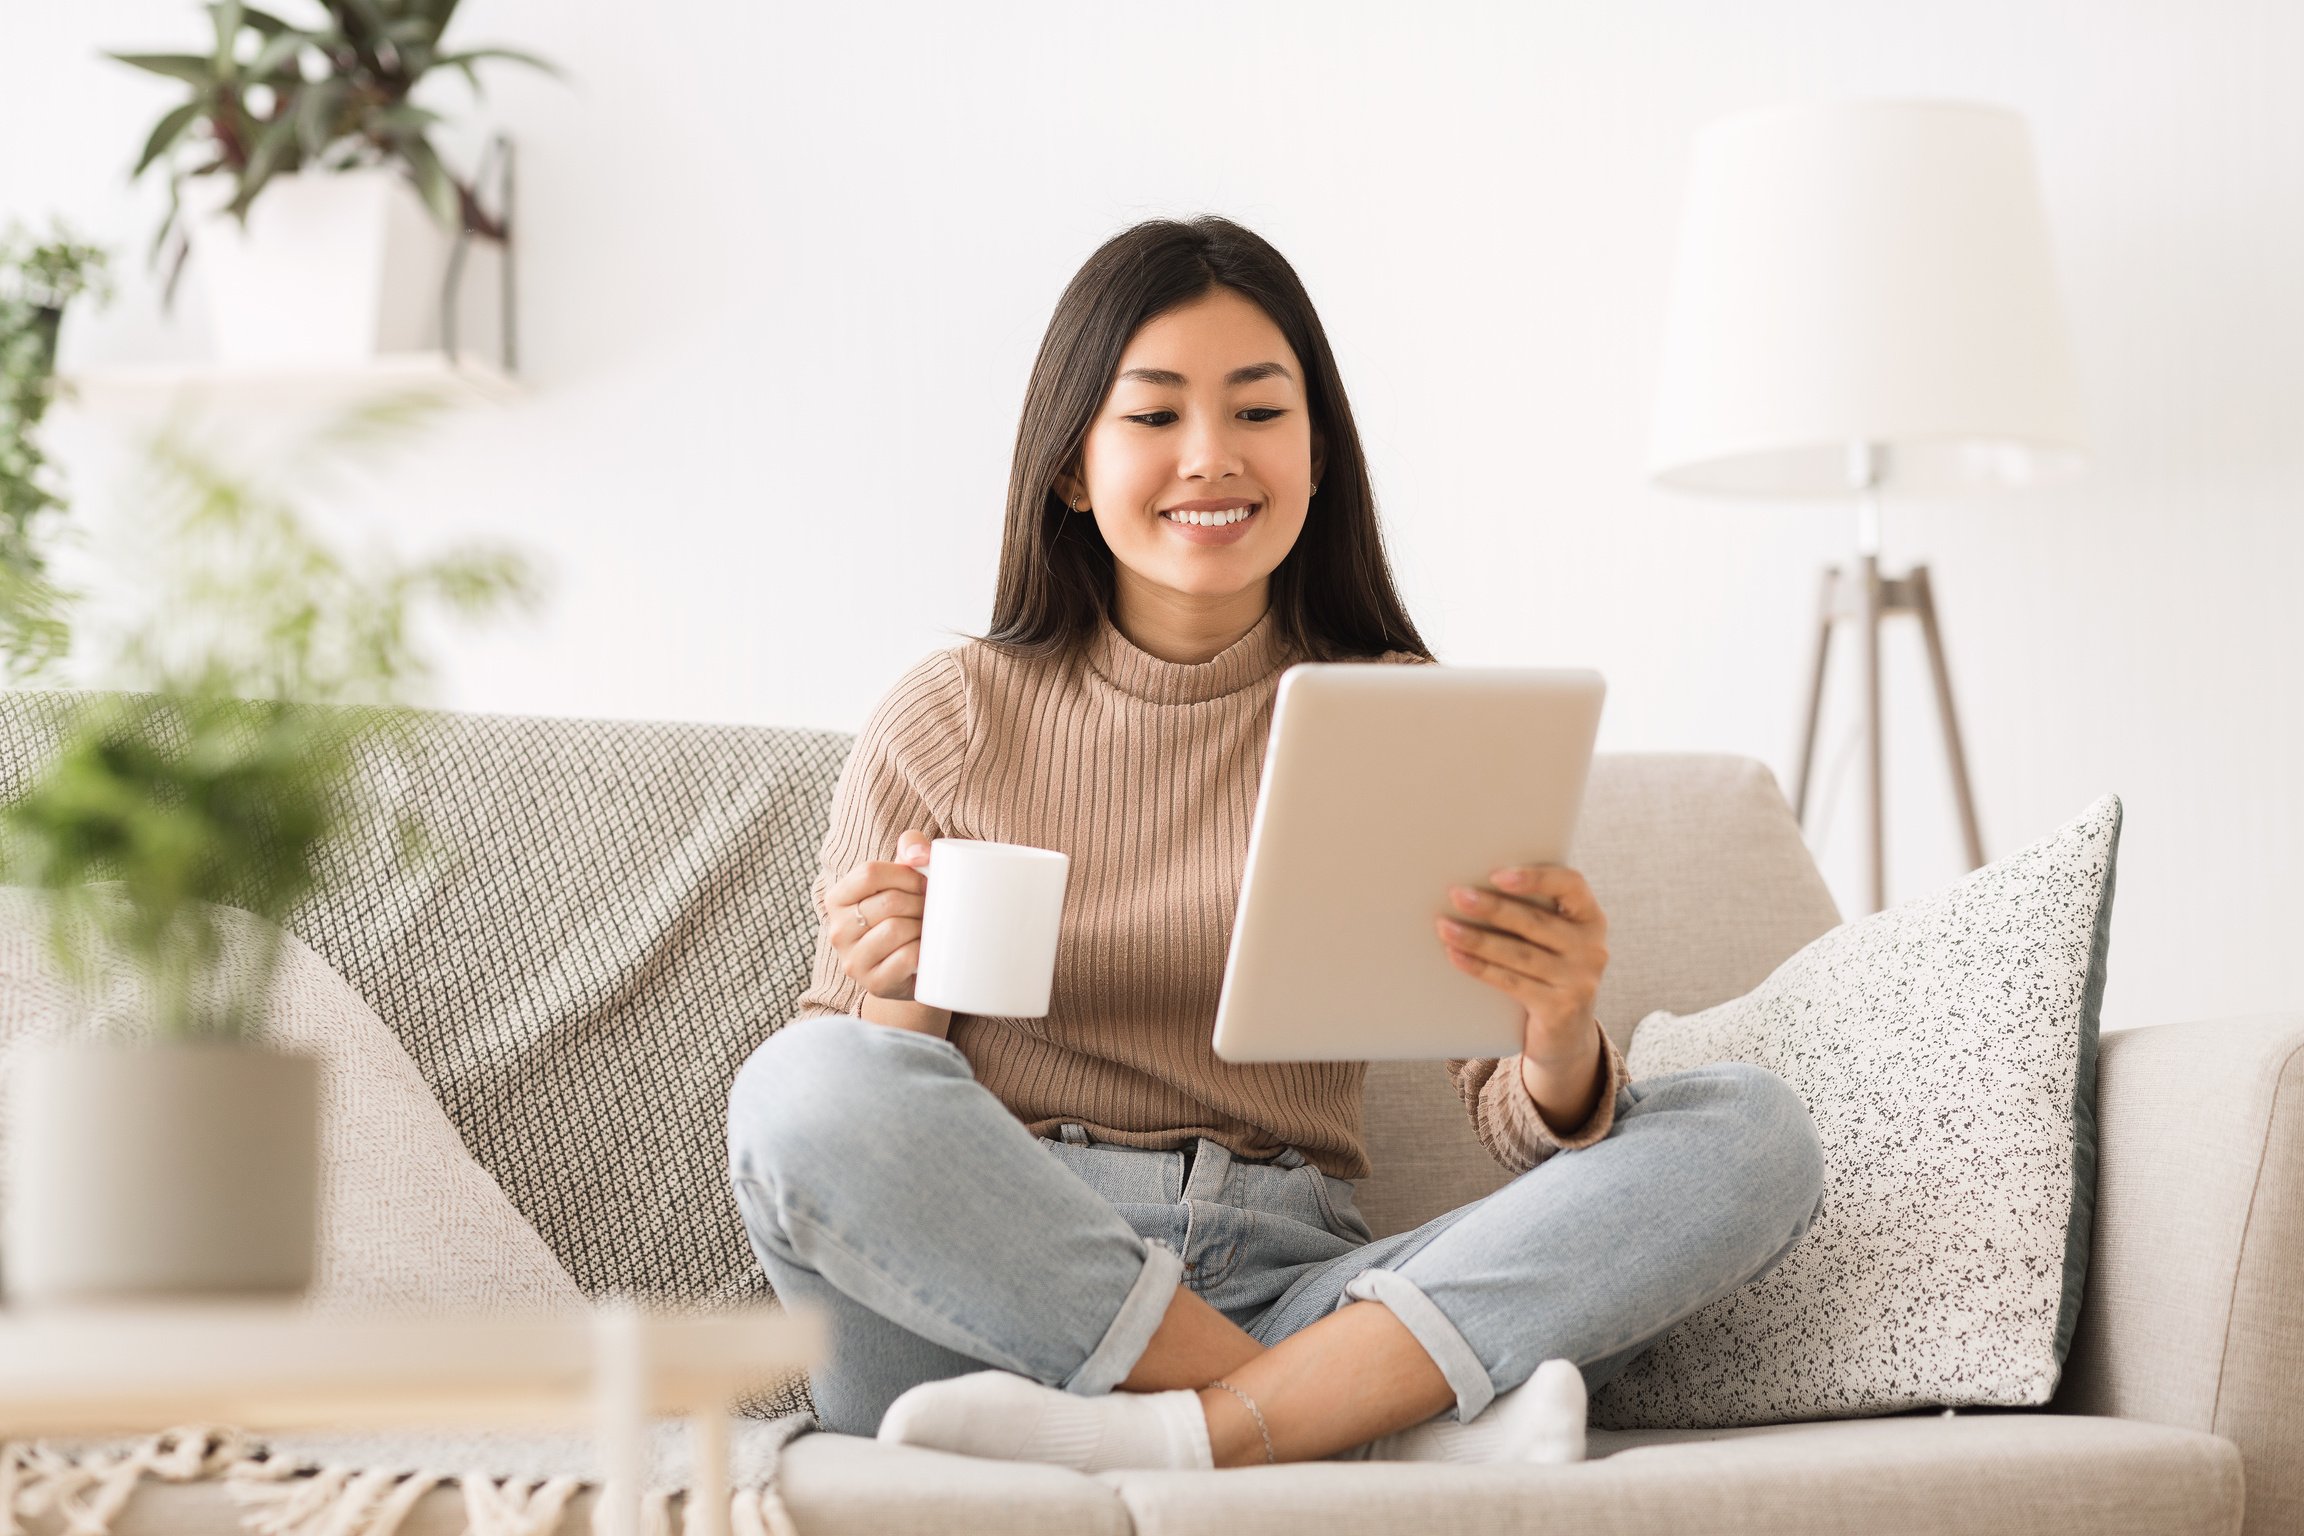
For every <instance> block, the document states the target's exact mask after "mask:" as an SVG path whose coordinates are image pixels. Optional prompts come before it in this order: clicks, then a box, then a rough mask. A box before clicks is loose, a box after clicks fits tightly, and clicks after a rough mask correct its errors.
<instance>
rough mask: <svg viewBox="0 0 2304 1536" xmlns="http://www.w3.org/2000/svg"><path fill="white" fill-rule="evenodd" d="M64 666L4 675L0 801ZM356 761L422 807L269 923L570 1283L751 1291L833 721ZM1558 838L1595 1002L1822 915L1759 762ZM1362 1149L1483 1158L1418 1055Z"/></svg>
mask: <svg viewBox="0 0 2304 1536" xmlns="http://www.w3.org/2000/svg"><path fill="white" fill-rule="evenodd" d="M72 697H73V696H72V695H68V694H57V693H42V692H29V691H17V692H5V691H0V803H6V802H7V801H10V800H13V799H14V798H16V797H17V796H18V795H20V794H21V793H22V792H23V791H24V790H25V788H26V787H28V785H29V782H30V780H31V777H32V775H33V774H34V773H35V772H36V771H37V769H38V767H39V766H40V765H41V764H42V763H43V762H45V761H46V760H47V758H48V756H49V755H50V754H51V753H52V751H53V750H54V747H55V744H56V741H57V727H58V722H59V719H60V714H61V709H62V707H63V706H64V705H65V704H67V703H68V702H69V701H70V699H71V698H72ZM420 719H421V722H422V724H423V726H424V727H425V730H424V733H423V740H424V742H425V744H426V745H425V749H424V751H423V752H422V754H421V755H420V756H417V757H413V758H411V757H407V756H403V755H401V754H398V753H395V752H391V751H389V750H386V749H383V748H381V747H380V748H378V749H377V750H375V751H373V752H371V753H370V754H369V756H368V758H367V759H366V761H365V767H364V778H363V786H364V788H366V789H368V790H369V791H371V792H373V793H375V794H376V795H378V796H379V797H381V798H382V799H383V800H384V801H386V802H388V803H389V804H390V805H391V806H392V807H393V809H394V811H395V812H397V813H403V814H414V815H415V816H417V817H419V818H420V819H421V820H422V821H423V823H424V824H425V825H426V826H427V827H428V828H430V829H431V832H432V834H433V837H434V839H435V840H436V844H437V846H436V848H435V850H434V852H433V854H432V856H431V857H430V858H429V859H428V860H427V861H425V862H423V863H421V864H420V865H418V866H417V867H415V868H412V869H411V868H403V867H401V866H400V864H399V863H398V862H397V861H396V858H395V855H394V850H393V838H392V836H391V834H390V830H389V828H388V826H386V825H384V824H382V823H379V824H377V825H376V826H374V827H373V828H372V829H371V830H370V832H369V833H368V834H367V835H365V836H363V837H360V838H356V839H351V840H348V841H346V842H344V843H342V844H339V845H337V846H336V847H335V848H333V850H332V851H331V853H330V855H329V857H328V860H327V877H328V878H327V881H326V883H325V885H324V888H323V890H322V891H321V892H320V893H319V894H318V895H316V896H315V897H314V898H313V899H311V900H309V901H307V902H306V903H305V904H304V905H303V906H302V907H301V908H299V909H298V910H297V911H296V912H295V913H293V914H291V916H290V918H289V920H288V924H287V925H288V926H289V927H290V928H291V929H293V930H294V931H295V932H296V933H297V934H298V936H300V937H301V938H303V939H304V940H305V942H307V943H309V944H310V945H311V946H312V947H313V948H314V949H315V950H317V951H319V953H320V954H321V955H323V956H325V957H326V958H327V959H328V961H329V962H330V963H331V964H332V965H334V966H335V967H336V968H337V969H338V971H339V972H341V973H342V974H343V975H344V976H345V977H346V978H347V979H348V980H349V981H350V982H351V983H352V985H353V986H354V987H356V988H357V989H358V990H359V991H360V993H361V994H362V995H363V996H364V997H365V998H366V999H367V1000H368V1002H369V1003H370V1005H371V1006H373V1007H374V1008H375V1009H376V1011H377V1013H378V1014H380V1015H381V1016H382V1017H383V1018H384V1020H385V1021H386V1022H387V1023H388V1024H390V1025H391V1026H392V1028H393V1030H394V1032H395V1033H396V1034H397V1035H398V1037H399V1039H400V1040H401V1042H402V1043H403V1044H404V1045H405V1046H406V1048H407V1050H408V1052H409V1054H410V1056H411V1057H412V1058H413V1059H414V1060H415V1062H416V1065H417V1067H418V1069H419V1070H420V1071H421V1072H422V1073H423V1075H424V1077H425V1080H426V1081H427V1082H428V1083H429V1084H430V1085H431V1087H432V1090H433V1091H434V1093H435V1094H437V1095H438V1096H439V1099H440V1102H441V1104H442V1106H443V1107H444V1108H445V1109H446V1111H447V1113H448V1116H449V1118H450V1119H451V1120H452V1121H453V1122H454V1123H455V1125H456V1127H457V1129H458V1131H459V1132H460V1133H461V1134H462V1136H463V1138H464V1141H465V1144H466V1145H467V1146H468V1147H469V1148H470V1149H471V1151H472V1153H473V1155H474V1156H475V1157H476V1158H477V1159H478V1160H479V1161H480V1163H481V1164H482V1165H483V1166H484V1167H486V1168H487V1169H488V1171H489V1172H490V1173H491V1174H492V1175H494V1177H495V1178H496V1180H497V1182H498V1183H499V1184H500V1185H502V1186H503V1188H504V1190H505V1192H506V1193H507V1195H509V1196H510V1197H511V1199H512V1201H513V1203H514V1204H515V1205H516V1206H517V1207H518V1208H519V1209H520V1211H521V1212H522V1214H524V1215H525V1216H527V1218H528V1219H529V1220H530V1221H531V1222H533V1223H534V1224H535V1226H536V1229H537V1231H538V1232H539V1233H540V1234H541V1235H542V1236H543V1238H544V1240H545V1242H546V1243H547V1244H549V1245H550V1246H551V1248H552V1249H553V1250H554V1252H555V1253H556V1254H558V1255H559V1257H560V1259H561V1260H562V1262H563V1263H565V1264H566V1265H567V1266H568V1269H569V1272H570V1273H571V1274H572V1275H573V1276H574V1277H575V1280H576V1282H577V1284H578V1285H579V1286H580V1287H582V1288H583V1289H584V1291H585V1292H586V1293H587V1294H589V1295H593V1296H603V1295H608V1294H622V1295H628V1296H632V1297H635V1298H638V1299H644V1300H648V1301H651V1302H655V1303H657V1304H662V1305H703V1306H716V1305H723V1304H728V1303H733V1302H737V1301H741V1300H747V1299H757V1298H760V1297H764V1296H765V1295H766V1294H767V1288H766V1282H765V1280H764V1278H763V1277H762V1275H761V1273H760V1269H759V1265H758V1263H757V1262H756V1261H755V1260H754V1258H753V1257H752V1254H751V1250H750V1248H749V1246H748V1245H747V1243H746V1241H745V1238H744V1233H743V1229H742V1226H741V1223H740V1222H739V1220H738V1218H737V1214H736V1209H735V1205H734V1201H733V1199H732V1198H731V1197H730V1195H729V1193H728V1189H727V1181H726V1173H725V1166H726V1163H725V1150H724V1149H725V1138H724V1121H725V1115H726V1109H727V1094H728V1087H729V1084H730V1083H731V1082H732V1081H733V1080H734V1077H735V1073H736V1069H737V1068H738V1066H740V1065H741V1064H742V1062H743V1061H744V1058H745V1057H746V1056H748V1055H749V1054H750V1053H751V1051H752V1049H753V1047H754V1046H756V1045H757V1044H758V1043H759V1042H760V1041H761V1040H762V1039H763V1038H765V1037H766V1036H767V1034H768V1033H769V1032H771V1031H772V1030H774V1029H776V1028H778V1027H780V1026H781V1025H782V1024H783V1023H784V1022H785V1021H786V1020H787V1019H788V1018H789V1017H790V1011H791V1008H792V1006H793V1004H794V1002H795V1001H796V1000H797V998H798V996H799V994H800V992H801V990H802V988H803V987H804V986H805V984H806V981H807V976H808V969H809V965H810V963H811V960H812V956H813V949H814V945H815V941H816V930H817V922H818V919H817V916H816V913H815V910H814V907H813V904H812V898H811V894H810V882H811V879H812V877H813V875H814V871H815V860H816V856H817V851H818V848H819V846H820V845H821V843H822V841H823V836H824V831H825V827H826V822H827V818H828V814H829V810H830V802H831V792H832V786H833V783H834V781H835V780H836V779H837V777H838V775H839V771H840V767H841V764H842V762H843V761H844V759H845V758H846V756H847V753H848V750H849V748H850V746H851V745H852V743H853V737H852V736H851V735H849V734H848V733H845V732H835V731H816V730H802V729H794V728H787V727H777V726H734V725H693V724H678V723H667V722H641V721H619V720H576V719H554V718H541V717H527V716H507V715H487V714H466V713H459V712H450V711H429V712H425V713H424V714H422V715H421V716H420ZM1578 846H1579V855H1578V859H1577V862H1578V864H1579V867H1581V868H1582V869H1583V870H1584V871H1585V873H1586V874H1587V876H1588V877H1589V878H1590V879H1591V880H1592V883H1593V885H1594V887H1595V890H1596V892H1597V894H1598V895H1599V897H1600V900H1601V902H1602V905H1603V906H1604V908H1605V909H1606V910H1607V911H1608V914H1609V919H1610V951H1611V955H1612V959H1611V963H1610V968H1609V976H1608V980H1607V985H1606V987H1605V988H1604V989H1603V991H1602V994H1601V998H1600V1011H1601V1017H1602V1018H1603V1020H1604V1021H1605V1022H1606V1023H1607V1025H1608V1027H1609V1028H1610V1029H1612V1030H1613V1031H1615V1033H1616V1035H1617V1038H1618V1039H1619V1040H1620V1041H1625V1040H1628V1039H1629V1037H1630V1032H1631V1028H1632V1026H1633V1024H1634V1023H1635V1022H1636V1021H1637V1019H1638V1018H1639V1017H1640V1016H1641V1015H1642V1014H1644V1013H1646V1012H1647V1011H1648V1010H1650V1009H1653V1008H1658V1007H1668V1008H1674V1009H1687V1008H1693V1007H1701V1006H1705V1005H1707V1004H1710V1003H1713V1002H1717V1001H1720V1000H1722V999H1725V998H1727V997H1732V996H1735V995H1736V994H1738V993H1739V992H1742V991H1744V990H1745V989H1747V988H1748V987H1750V986H1751V985H1752V984H1753V983H1755V982H1757V981H1758V980H1760V979H1761V978H1762V977H1763V976H1765V975H1766V974H1767V972H1768V971H1769V970H1771V969H1772V968H1773V967H1774V966H1775V965H1776V964H1777V963H1778V962H1779V961H1781V960H1782V959H1783V958H1784V957H1785V956H1786V955H1789V954H1790V953H1791V952H1792V951H1793V950H1795V949H1797V948H1798V947H1799V946H1800V945H1801V944H1803V943H1805V942H1807V940H1808V939H1810V938H1813V937H1814V936H1815V935H1816V934H1817V933H1820V932H1822V931H1823V930H1824V929H1826V928H1828V927H1830V926H1832V924H1833V923H1834V922H1835V921H1837V914H1836V912H1835V911H1834V910H1833V907H1832V903H1831V898H1830V896H1829V894H1828V893H1827V892H1826V890H1825V888H1824V884H1823V881H1822V879H1821V877H1820V876H1818V875H1817V873H1816V870H1815V867H1814V865H1813V863H1812V862H1810V861H1809V859H1808V857H1807V851H1806V848H1805V846H1804V845H1803V844H1802V843H1801V841H1800V836H1799V829H1798V827H1797V826H1796V825H1795V824H1794V823H1793V821H1792V817H1791V813H1790V810H1789V808H1788V807H1787V806H1786V805H1785V803H1784V799H1783V796H1782V795H1781V794H1780V793H1779V792H1778V791H1777V789H1776V785H1775V781H1774V779H1773V777H1772V776H1771V775H1770V774H1769V772H1768V770H1767V769H1766V768H1765V767H1763V766H1762V765H1760V764H1759V763H1757V762H1754V761H1752V760H1750V759H1746V758H1735V757H1721V756H1695V755H1632V756H1626V755H1610V754H1602V755H1601V756H1600V757H1599V758H1597V759H1596V760H1595V763H1594V767H1593V774H1592V782H1591V788H1590V790H1589V792H1588V796H1587V803H1586V810H1585V816H1584V822H1583V825H1582V827H1581V829H1580V832H1579V844H1578ZM1366 1103H1367V1119H1368V1134H1369V1138H1370V1143H1371V1147H1370V1150H1371V1154H1372V1156H1373V1158H1374V1161H1375V1164H1376V1168H1377V1173H1376V1176H1375V1177H1373V1178H1371V1179H1369V1180H1367V1181H1365V1182H1364V1183H1363V1185H1362V1186H1361V1191H1360V1204H1361V1208H1362V1209H1363V1211H1365V1212H1367V1213H1368V1215H1369V1216H1370V1219H1371V1221H1372V1222H1374V1223H1376V1224H1377V1226H1378V1231H1379V1233H1382V1232H1385V1231H1392V1230H1399V1229H1401V1228H1403V1227H1406V1226H1412V1225H1414V1224H1416V1223H1417V1222H1420V1221H1422V1220H1424V1219H1425V1218H1426V1217H1427V1216H1430V1215H1433V1214H1437V1213H1438V1212H1439V1211H1442V1210H1446V1209H1449V1208H1451V1207H1453V1206H1454V1205H1457V1204H1461V1203H1463V1202H1464V1201H1466V1200H1470V1199H1473V1198H1476V1197H1477V1196H1478V1195H1480V1194H1482V1193H1485V1192H1486V1191H1487V1190H1488V1189H1491V1188H1493V1187H1495V1186H1496V1184H1498V1183H1500V1182H1502V1179H1503V1177H1504V1175H1503V1173H1502V1170H1501V1169H1499V1168H1497V1167H1496V1165H1495V1164H1494V1163H1493V1161H1491V1160H1490V1159H1489V1158H1488V1156H1487V1154H1486V1153H1485V1152H1484V1151H1482V1150H1481V1148H1480V1147H1479V1145H1478V1143H1477V1141H1475V1140H1474V1139H1473V1137H1472V1133H1471V1127H1470V1122H1469V1120H1468V1118H1467V1117H1466V1115H1465V1113H1464V1109H1463V1107H1462V1105H1461V1104H1460V1103H1459V1102H1458V1101H1457V1099H1456V1097H1455V1095H1454V1093H1453V1092H1452V1091H1451V1090H1450V1088H1449V1086H1448V1081H1447V1077H1446V1074H1445V1073H1444V1071H1443V1070H1442V1068H1441V1066H1440V1064H1439V1063H1437V1062H1415V1063H1377V1064H1374V1065H1372V1067H1371V1069H1370V1074H1369V1081H1368V1093H1367V1101H1366Z"/></svg>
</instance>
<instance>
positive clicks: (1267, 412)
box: [1120, 405, 1288, 427]
mask: <svg viewBox="0 0 2304 1536" xmlns="http://www.w3.org/2000/svg"><path fill="white" fill-rule="evenodd" d="M1240 414H1241V415H1243V416H1251V417H1254V418H1255V419H1256V420H1257V421H1258V422H1266V421H1270V420H1272V419H1273V418H1274V417H1276V416H1285V415H1287V414H1288V413H1287V412H1286V411H1284V410H1282V409H1280V408H1279V407H1278V406H1271V405H1252V406H1250V407H1249V408H1248V409H1247V410H1245V411H1242V412H1241V413H1240ZM1175 416H1176V413H1175V412H1174V411H1146V412H1144V413H1143V414H1142V415H1141V416H1123V417H1121V418H1120V419H1121V420H1122V421H1140V422H1142V423H1144V425H1146V426H1148V427H1164V426H1166V425H1168V422H1167V421H1155V420H1154V419H1153V418H1154V417H1167V418H1168V419H1169V420H1174V419H1175Z"/></svg>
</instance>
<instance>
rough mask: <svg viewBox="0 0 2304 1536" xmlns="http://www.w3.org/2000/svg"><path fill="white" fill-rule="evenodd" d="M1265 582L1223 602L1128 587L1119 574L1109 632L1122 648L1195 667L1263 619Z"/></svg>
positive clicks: (1266, 598)
mask: <svg viewBox="0 0 2304 1536" xmlns="http://www.w3.org/2000/svg"><path fill="white" fill-rule="evenodd" d="M1270 595H1271V580H1270V578H1269V577H1267V578H1266V579H1264V580H1262V581H1259V582H1257V583H1256V585H1255V586H1253V587H1250V588H1248V589H1246V590H1245V591H1241V592H1235V593H1233V594H1232V595H1230V596H1229V597H1219V598H1198V597H1187V596H1184V595H1182V594H1179V593H1175V592H1167V591H1164V590H1161V589H1158V588H1146V587H1143V586H1140V585H1138V584H1136V583H1133V582H1132V581H1131V580H1129V579H1128V578H1127V576H1126V573H1123V574H1122V580H1121V582H1120V584H1119V589H1118V591H1117V592H1116V593H1115V596H1114V604H1113V607H1114V612H1113V615H1112V624H1113V627H1114V628H1115V629H1117V630H1119V631H1120V633H1121V634H1123V635H1125V636H1127V637H1128V643H1129V644H1130V645H1133V646H1135V647H1136V648H1137V649H1138V650H1140V651H1142V652H1144V653H1145V654H1146V655H1149V656H1157V657H1159V658H1160V659H1161V660H1162V661H1175V662H1184V663H1187V664H1197V663H1200V662H1204V661H1207V660H1209V659H1210V658H1212V657H1215V656H1218V655H1221V654H1222V653H1223V652H1224V651H1226V650H1228V649H1230V648H1231V646H1232V645H1233V644H1234V642H1236V641H1238V640H1239V638H1240V637H1241V636H1242V635H1245V634H1246V633H1248V631H1250V630H1251V629H1254V628H1255V627H1256V621H1257V620H1259V619H1261V618H1263V617H1264V610H1265V609H1266V608H1267V607H1268V606H1270Z"/></svg>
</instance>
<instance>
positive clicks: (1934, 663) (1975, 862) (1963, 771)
mask: <svg viewBox="0 0 2304 1536" xmlns="http://www.w3.org/2000/svg"><path fill="white" fill-rule="evenodd" d="M1907 580H1908V581H1909V582H1910V584H1911V590H1912V600H1913V607H1914V609H1915V610H1916V611H1917V612H1918V613H1919V615H1920V633H1921V635H1922V637H1923V638H1924V639H1926V641H1927V642H1928V672H1929V675H1930V676H1931V677H1933V678H1934V679H1935V682H1936V710H1937V713H1938V714H1940V715H1941V716H1943V719H1944V750H1945V752H1946V753H1947V754H1948V755H1949V756H1950V757H1951V759H1952V792H1953V795H1954V797H1955V798H1956V799H1957V800H1958V801H1959V804H1960V831H1961V833H1962V835H1963V836H1965V837H1966V838H1967V840H1968V867H1969V868H1970V869H1981V868H1983V867H1984V839H1983V838H1982V837H1981V836H1980V835H1978V833H1977V830H1976V801H1975V799H1974V797H1973V796H1971V795H1970V794H1969V792H1968V758H1967V754H1966V753H1964V752H1963V751H1962V750H1961V748H1960V722H1959V720H1958V718H1957V717H1956V716H1955V715H1954V714H1953V712H1952V678H1951V675H1950V673H1949V672H1947V671H1946V669H1945V666H1944V640H1943V637H1942V636H1941V635H1939V634H1938V633H1937V631H1936V596H1935V593H1934V591H1933V590H1932V589H1931V588H1930V587H1929V585H1928V567H1926V566H1924V565H1916V566H1914V567H1912V574H1911V576H1910V577H1908V578H1907Z"/></svg>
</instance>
